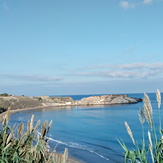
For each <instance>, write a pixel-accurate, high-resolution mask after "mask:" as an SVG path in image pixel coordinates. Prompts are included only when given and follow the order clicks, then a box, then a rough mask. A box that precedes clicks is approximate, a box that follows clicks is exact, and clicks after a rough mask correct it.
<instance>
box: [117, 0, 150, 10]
mask: <svg viewBox="0 0 163 163" xmlns="http://www.w3.org/2000/svg"><path fill="white" fill-rule="evenodd" d="M152 2H153V0H141V1H139V2H138V1H135V2H132V3H130V2H128V1H122V2H120V6H121V7H122V8H123V9H128V8H135V7H136V6H139V5H147V4H151V3H152Z"/></svg>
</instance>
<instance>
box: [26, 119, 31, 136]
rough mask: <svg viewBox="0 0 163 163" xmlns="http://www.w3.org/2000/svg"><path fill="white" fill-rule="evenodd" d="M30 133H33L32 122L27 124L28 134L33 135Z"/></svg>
mask: <svg viewBox="0 0 163 163" xmlns="http://www.w3.org/2000/svg"><path fill="white" fill-rule="evenodd" d="M30 131H31V122H30V121H28V123H27V132H28V133H31V132H30Z"/></svg>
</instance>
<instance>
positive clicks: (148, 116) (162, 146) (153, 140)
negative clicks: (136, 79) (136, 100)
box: [118, 90, 163, 163]
mask: <svg viewBox="0 0 163 163" xmlns="http://www.w3.org/2000/svg"><path fill="white" fill-rule="evenodd" d="M156 99H157V103H158V109H159V126H155V125H154V119H153V109H152V105H151V101H150V99H149V97H148V95H147V94H144V100H143V101H144V109H142V108H140V111H139V120H140V123H141V125H142V144H141V145H140V146H139V145H138V144H137V143H136V141H135V139H134V136H133V134H132V130H131V129H130V127H129V125H128V123H127V122H125V126H126V129H127V132H128V134H129V136H130V138H131V140H132V142H133V145H134V147H135V148H134V149H132V150H129V149H128V148H127V147H126V145H125V143H124V142H122V141H119V140H118V142H119V143H120V145H121V146H122V148H123V149H124V162H125V163H128V162H131V163H137V162H139V163H148V162H152V163H163V130H162V128H161V115H160V107H161V94H160V91H159V90H157V92H156ZM145 120H146V121H147V122H148V124H149V130H148V133H147V136H148V140H145V136H144V134H145V133H144V122H145ZM156 127H157V128H158V127H159V132H157V131H156Z"/></svg>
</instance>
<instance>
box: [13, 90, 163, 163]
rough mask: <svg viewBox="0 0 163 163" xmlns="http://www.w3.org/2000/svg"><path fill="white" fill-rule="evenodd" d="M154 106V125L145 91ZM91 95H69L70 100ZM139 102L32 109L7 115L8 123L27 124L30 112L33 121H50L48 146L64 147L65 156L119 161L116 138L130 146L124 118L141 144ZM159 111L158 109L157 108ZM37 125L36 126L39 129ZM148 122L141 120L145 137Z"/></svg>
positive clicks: (92, 161) (101, 162)
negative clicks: (149, 102)
mask: <svg viewBox="0 0 163 163" xmlns="http://www.w3.org/2000/svg"><path fill="white" fill-rule="evenodd" d="M128 95H129V97H136V98H143V94H142V93H141V94H128ZM148 95H149V97H150V99H151V103H152V105H153V108H154V119H156V125H157V123H158V122H157V120H158V109H157V103H156V98H155V94H154V93H150V94H148ZM88 96H92V95H73V96H71V97H72V98H74V100H80V99H81V98H83V97H88ZM140 107H143V103H142V102H139V103H136V104H124V105H109V106H108V105H104V106H77V107H62V108H58V110H56V107H55V108H54V107H51V108H43V109H35V110H29V111H22V112H17V113H14V114H12V115H11V119H10V124H11V125H14V124H18V123H20V122H24V123H25V124H27V122H28V121H29V119H30V117H31V115H32V114H34V115H35V122H37V120H39V119H40V120H41V122H42V123H43V122H44V121H45V120H48V121H49V122H50V120H53V125H52V128H51V130H50V133H49V135H48V137H49V138H50V140H49V145H50V147H51V149H52V150H53V149H56V150H57V151H58V152H63V151H64V148H68V150H69V155H70V156H72V157H74V158H77V159H79V160H81V161H83V162H86V163H109V162H110V163H119V162H123V156H122V153H123V150H122V148H121V146H120V145H119V143H118V141H117V139H119V140H123V141H124V142H125V143H126V145H127V147H129V148H132V147H133V145H132V141H131V139H130V137H129V136H128V134H127V132H126V128H125V126H124V121H127V122H128V124H129V125H130V127H131V129H132V131H133V135H134V137H135V139H136V140H137V141H138V143H139V142H140V143H141V139H142V131H141V125H140V122H139V117H138V112H139V109H140ZM161 114H162V111H161ZM40 130H41V128H40V129H39V131H40ZM147 130H148V124H147V123H145V131H146V132H145V133H146V136H147Z"/></svg>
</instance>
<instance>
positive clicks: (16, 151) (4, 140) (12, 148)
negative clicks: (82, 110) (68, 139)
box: [0, 110, 68, 163]
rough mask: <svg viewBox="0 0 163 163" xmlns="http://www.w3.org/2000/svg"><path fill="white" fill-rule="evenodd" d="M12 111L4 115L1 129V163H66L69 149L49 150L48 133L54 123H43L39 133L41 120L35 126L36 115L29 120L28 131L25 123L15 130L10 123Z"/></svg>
mask: <svg viewBox="0 0 163 163" xmlns="http://www.w3.org/2000/svg"><path fill="white" fill-rule="evenodd" d="M9 117H10V111H9V110H8V111H7V114H6V115H5V117H4V120H3V122H2V127H3V128H2V130H1V131H0V162H1V163H45V162H46V163H65V162H66V160H67V157H68V150H67V149H65V152H64V154H57V153H56V151H52V152H50V151H49V148H48V138H47V137H46V135H47V134H48V132H49V129H50V127H51V125H52V121H51V122H50V123H49V124H48V122H47V121H45V122H44V124H43V125H42V131H41V134H40V135H38V133H37V128H38V127H39V125H40V121H38V122H37V123H36V125H35V126H33V122H34V115H32V117H31V120H30V121H28V124H27V131H25V132H24V123H20V124H19V128H18V129H17V130H16V131H14V130H13V129H12V128H10V126H9V125H8V121H9Z"/></svg>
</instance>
